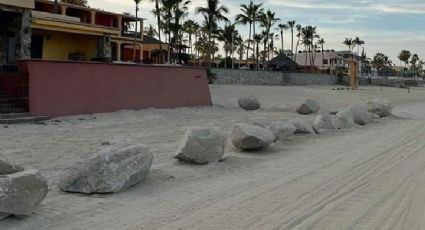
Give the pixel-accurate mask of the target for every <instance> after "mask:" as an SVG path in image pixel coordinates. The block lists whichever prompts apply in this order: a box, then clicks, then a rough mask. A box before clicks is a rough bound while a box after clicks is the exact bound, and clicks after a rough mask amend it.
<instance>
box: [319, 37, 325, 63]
mask: <svg viewBox="0 0 425 230" xmlns="http://www.w3.org/2000/svg"><path fill="white" fill-rule="evenodd" d="M317 45H319V46H320V48H321V52H322V65H323V66H322V67H323V70H325V63H324V60H325V53H324V49H323V46H324V45H325V39H323V38H320V39H319V40H318V41H317Z"/></svg>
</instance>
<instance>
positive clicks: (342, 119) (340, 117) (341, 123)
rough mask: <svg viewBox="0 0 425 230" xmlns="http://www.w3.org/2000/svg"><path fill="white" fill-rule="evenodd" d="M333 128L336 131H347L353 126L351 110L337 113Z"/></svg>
mask: <svg viewBox="0 0 425 230" xmlns="http://www.w3.org/2000/svg"><path fill="white" fill-rule="evenodd" d="M334 124H335V127H336V128H337V129H349V128H352V127H353V126H354V125H355V122H354V118H353V114H352V113H351V110H349V109H344V110H342V111H340V112H338V113H337V114H336V116H335V123H334Z"/></svg>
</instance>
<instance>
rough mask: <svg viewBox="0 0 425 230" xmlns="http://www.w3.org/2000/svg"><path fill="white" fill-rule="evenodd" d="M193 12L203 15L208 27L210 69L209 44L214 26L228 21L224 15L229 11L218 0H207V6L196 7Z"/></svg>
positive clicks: (209, 65) (209, 61)
mask: <svg viewBox="0 0 425 230" xmlns="http://www.w3.org/2000/svg"><path fill="white" fill-rule="evenodd" d="M195 12H196V14H202V15H204V19H205V22H206V23H207V26H208V27H207V28H208V44H209V46H210V48H209V49H208V67H209V68H211V53H212V48H213V47H211V42H212V36H213V29H214V25H215V24H216V23H217V22H218V21H228V19H227V18H226V17H225V16H224V14H227V13H229V9H228V8H227V7H226V6H224V5H220V0H207V6H206V7H198V8H196V11H195Z"/></svg>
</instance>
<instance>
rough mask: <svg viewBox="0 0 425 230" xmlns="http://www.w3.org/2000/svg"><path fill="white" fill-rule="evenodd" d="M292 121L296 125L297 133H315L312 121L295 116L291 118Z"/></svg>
mask: <svg viewBox="0 0 425 230" xmlns="http://www.w3.org/2000/svg"><path fill="white" fill-rule="evenodd" d="M290 122H291V123H292V125H294V127H295V133H303V134H306V133H312V134H314V129H313V124H312V122H311V121H305V120H302V119H299V118H293V119H291V120H290Z"/></svg>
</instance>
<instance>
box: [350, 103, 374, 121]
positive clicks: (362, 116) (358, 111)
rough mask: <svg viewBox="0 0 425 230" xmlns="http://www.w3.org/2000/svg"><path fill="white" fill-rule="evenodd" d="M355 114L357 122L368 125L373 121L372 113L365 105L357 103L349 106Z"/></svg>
mask: <svg viewBox="0 0 425 230" xmlns="http://www.w3.org/2000/svg"><path fill="white" fill-rule="evenodd" d="M348 109H349V110H350V112H351V114H352V115H353V120H354V122H355V123H356V124H359V125H367V124H369V123H370V122H372V115H371V113H369V111H368V110H367V108H366V106H365V105H362V104H355V105H352V106H350V107H349V108H348Z"/></svg>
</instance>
